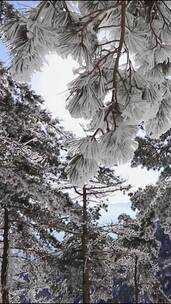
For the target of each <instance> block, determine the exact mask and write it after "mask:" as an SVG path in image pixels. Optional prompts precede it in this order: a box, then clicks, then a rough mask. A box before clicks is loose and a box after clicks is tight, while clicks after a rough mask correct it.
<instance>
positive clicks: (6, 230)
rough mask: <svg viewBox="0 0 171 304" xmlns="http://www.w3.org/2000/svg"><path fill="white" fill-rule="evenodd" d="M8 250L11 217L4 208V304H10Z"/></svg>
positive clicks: (2, 275) (2, 274)
mask: <svg viewBox="0 0 171 304" xmlns="http://www.w3.org/2000/svg"><path fill="white" fill-rule="evenodd" d="M8 250H9V215H8V210H7V208H4V234H3V254H2V266H1V289H2V291H1V292H2V303H3V304H8V303H9V290H8V286H7V280H8Z"/></svg>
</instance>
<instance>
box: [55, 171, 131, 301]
mask: <svg viewBox="0 0 171 304" xmlns="http://www.w3.org/2000/svg"><path fill="white" fill-rule="evenodd" d="M64 188H65V189H66V188H67V186H65V187H64ZM129 188H130V186H129V185H125V183H124V181H123V180H121V179H120V178H119V177H118V176H116V175H115V172H114V171H113V170H110V169H106V168H104V167H100V168H99V170H98V175H97V176H96V177H94V178H92V179H91V180H90V182H89V184H86V185H85V186H84V187H83V188H82V189H81V188H77V187H74V189H75V193H76V195H77V197H76V198H75V199H76V201H77V206H78V211H79V212H80V220H79V221H78V222H76V221H75V220H74V221H69V222H68V230H69V231H72V232H73V233H69V234H68V233H66V234H65V237H64V242H63V252H62V254H61V255H60V256H59V263H58V264H59V269H60V278H61V280H60V284H59V285H58V294H59V298H58V301H59V302H66V303H73V302H74V301H76V300H77V301H78V300H79V301H81V303H95V302H97V301H98V300H100V299H101V300H102V299H103V300H107V299H108V298H111V297H112V286H113V284H112V282H113V268H112V267H113V264H112V263H111V261H112V260H111V257H112V255H113V254H114V249H113V239H112V238H111V237H110V236H109V232H108V229H107V228H108V227H107V226H105V227H101V226H100V225H99V223H98V220H99V218H100V211H101V209H102V208H105V209H106V208H107V200H106V199H107V198H108V196H109V195H112V194H113V193H114V192H116V191H126V190H129Z"/></svg>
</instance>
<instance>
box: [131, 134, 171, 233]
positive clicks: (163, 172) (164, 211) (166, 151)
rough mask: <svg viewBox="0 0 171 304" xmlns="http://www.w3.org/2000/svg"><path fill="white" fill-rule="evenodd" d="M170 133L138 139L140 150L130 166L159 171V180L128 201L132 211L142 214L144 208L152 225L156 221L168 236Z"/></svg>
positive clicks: (169, 227) (170, 182)
mask: <svg viewBox="0 0 171 304" xmlns="http://www.w3.org/2000/svg"><path fill="white" fill-rule="evenodd" d="M170 134H171V130H168V131H167V132H166V133H164V134H163V135H162V136H161V137H160V138H159V139H151V138H149V137H148V136H146V137H145V138H137V141H138V143H139V147H138V149H137V151H136V152H135V156H134V159H133V161H132V166H137V165H142V166H143V167H145V168H147V169H153V170H158V171H159V179H158V181H157V183H156V185H149V186H147V187H146V188H145V189H139V190H138V191H137V192H136V193H134V195H133V196H132V198H131V200H132V201H133V207H134V208H138V209H139V210H140V213H141V212H142V213H143V206H144V208H146V210H148V217H149V220H150V221H151V224H152V223H153V222H154V221H157V220H159V222H160V224H161V225H162V226H163V227H164V228H165V232H166V233H169V234H171V225H170V218H171V205H170V201H171V180H170V165H171V160H170V155H171V153H170ZM148 217H147V218H148ZM149 224H150V222H149Z"/></svg>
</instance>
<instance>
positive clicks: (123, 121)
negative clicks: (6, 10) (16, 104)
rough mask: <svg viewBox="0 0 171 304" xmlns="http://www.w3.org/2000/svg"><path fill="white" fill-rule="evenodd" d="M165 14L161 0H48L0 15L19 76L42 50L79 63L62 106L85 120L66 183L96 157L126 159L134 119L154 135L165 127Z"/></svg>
mask: <svg viewBox="0 0 171 304" xmlns="http://www.w3.org/2000/svg"><path fill="white" fill-rule="evenodd" d="M170 13H171V4H170V1H167V0H157V1H153V0H152V1H149V0H148V1H147V0H139V1H134V0H129V1H128V0H117V1H53V0H49V1H40V3H39V4H38V5H37V6H36V7H35V8H32V9H30V10H29V11H28V12H26V13H21V12H18V13H17V15H16V16H15V17H13V18H10V19H9V20H7V18H5V20H4V21H3V22H2V27H1V32H2V36H3V41H4V42H5V43H6V45H7V46H8V47H9V49H10V53H11V59H12V63H11V72H12V74H13V75H14V77H16V78H18V79H19V80H20V79H21V78H22V79H23V80H26V81H27V80H28V79H29V77H30V76H31V75H32V73H33V72H34V71H37V70H39V69H40V66H41V65H42V63H43V62H44V59H45V55H46V54H48V53H49V52H56V53H57V54H59V55H60V56H62V57H63V58H67V57H68V56H69V55H71V56H72V57H73V58H74V59H75V60H76V61H77V62H78V63H79V64H80V68H79V69H78V70H77V71H76V74H77V77H76V78H75V79H74V80H73V82H72V83H71V84H70V86H69V91H70V94H69V97H68V99H67V105H66V108H67V109H68V111H69V112H70V114H71V115H72V117H75V118H85V119H88V120H89V123H88V126H87V130H88V137H87V138H84V139H82V140H80V141H78V142H77V147H76V151H75V153H76V156H75V157H74V158H73V160H72V161H71V164H70V170H69V177H70V180H71V182H72V183H73V184H74V185H82V186H83V185H84V183H85V182H87V181H88V179H89V178H90V177H92V176H93V175H94V174H96V172H97V170H98V165H99V164H105V165H108V166H110V165H113V164H118V163H123V162H127V161H128V160H129V159H131V158H132V157H133V153H134V150H135V148H136V146H137V145H136V142H135V141H134V137H135V135H136V133H137V126H138V125H139V123H140V122H142V121H144V125H145V130H146V132H147V133H148V134H150V135H152V136H154V137H157V136H159V135H160V134H162V133H163V132H165V131H167V130H168V129H169V127H170V113H171V102H170V80H169V79H168V75H169V74H170V58H171V46H170V38H171V29H170V26H171V24H170Z"/></svg>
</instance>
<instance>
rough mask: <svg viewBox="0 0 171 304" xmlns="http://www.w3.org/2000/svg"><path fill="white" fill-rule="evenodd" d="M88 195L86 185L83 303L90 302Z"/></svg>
mask: <svg viewBox="0 0 171 304" xmlns="http://www.w3.org/2000/svg"><path fill="white" fill-rule="evenodd" d="M87 222H88V217H87V195H86V187H85V186H84V187H83V231H82V256H83V282H82V292H83V303H84V304H89V303H90V274H89V257H88V241H89V236H88V229H87V228H88V227H87Z"/></svg>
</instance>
